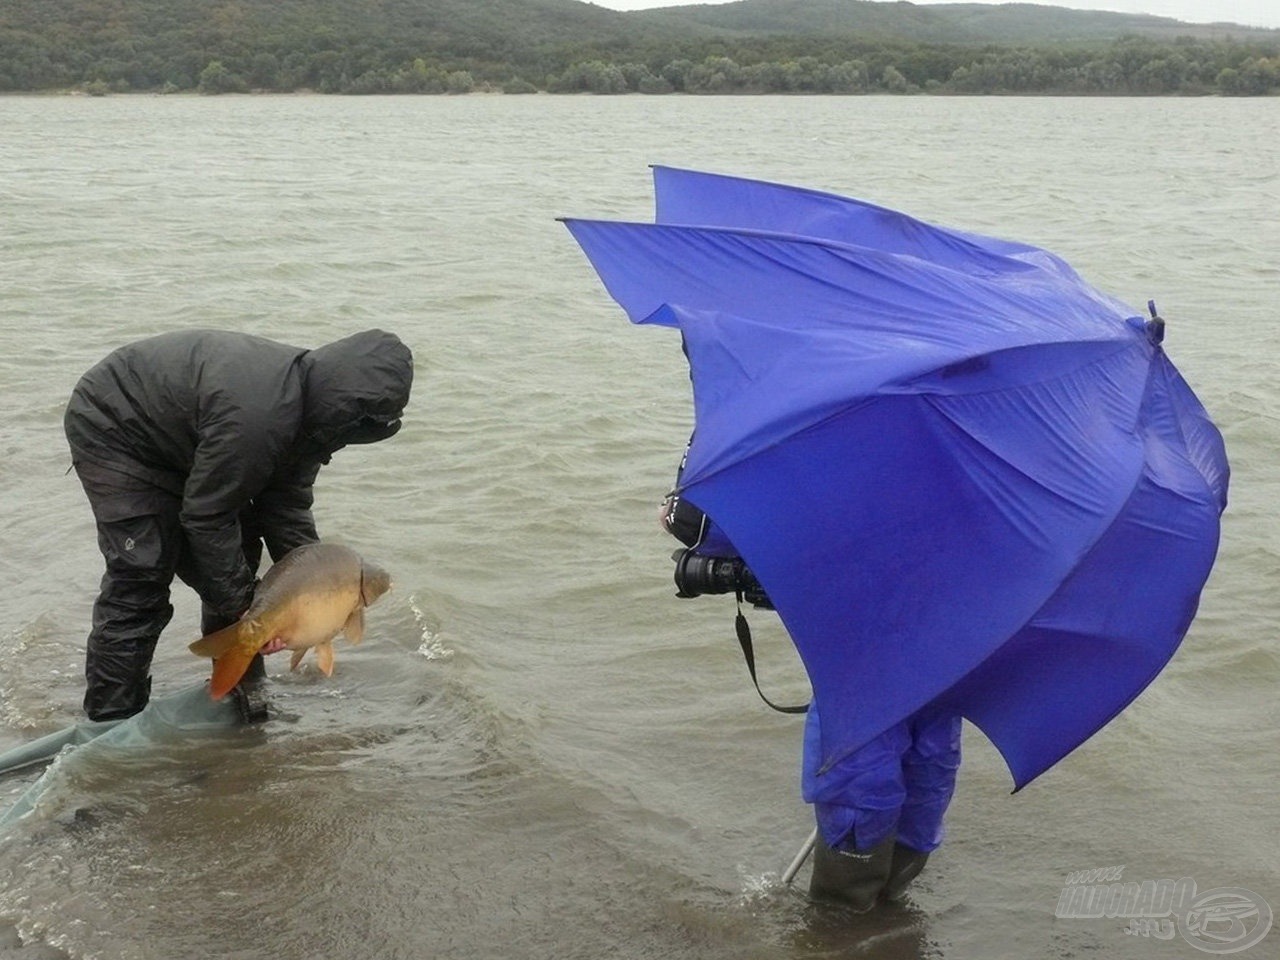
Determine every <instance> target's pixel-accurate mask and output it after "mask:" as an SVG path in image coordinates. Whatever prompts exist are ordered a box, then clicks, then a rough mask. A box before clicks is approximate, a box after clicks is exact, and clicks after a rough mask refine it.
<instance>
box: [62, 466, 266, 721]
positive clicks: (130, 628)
mask: <svg viewBox="0 0 1280 960" xmlns="http://www.w3.org/2000/svg"><path fill="white" fill-rule="evenodd" d="M75 470H76V474H77V475H78V476H79V478H80V483H81V485H82V486H83V487H84V492H85V495H86V496H87V497H88V498H89V504H90V506H92V508H93V516H94V519H95V521H96V522H97V527H98V547H99V549H101V551H102V556H103V559H104V560H105V561H106V572H105V573H104V574H103V576H102V583H101V586H100V589H99V593H98V599H97V601H96V602H95V603H94V606H93V626H92V628H91V630H90V632H89V641H88V647H87V650H86V654H85V681H86V689H85V696H84V710H85V713H86V714H88V716H89V719H90V720H116V719H122V718H124V717H130V716H132V715H133V714H135V713H138V712H139V711H140V710H142V708H143V707H145V706H146V705H147V701H148V699H149V698H150V695H151V659H152V656H153V655H154V654H155V649H156V642H157V641H158V640H159V639H160V634H161V632H162V631H163V630H164V628H165V627H166V626H167V625H168V623H169V620H170V619H171V618H172V617H173V605H172V604H171V603H170V602H169V587H170V585H171V584H172V583H173V578H174V576H175V575H176V576H177V577H178V578H179V579H181V580H182V581H183V582H184V583H186V584H188V585H189V586H191V587H193V588H194V589H196V590H197V591H199V589H200V584H199V582H198V576H197V573H196V571H195V569H194V567H193V565H192V564H191V560H190V553H189V551H188V550H187V546H186V538H185V535H184V534H183V531H182V524H181V522H180V520H179V512H180V510H181V508H182V500H181V498H180V497H178V496H176V495H175V494H173V493H171V492H169V491H167V490H163V489H161V488H159V487H155V486H153V485H151V484H148V483H147V482H146V481H144V480H139V479H137V478H135V477H131V476H129V475H128V474H124V473H120V472H118V471H115V470H111V469H109V468H107V467H103V466H101V465H99V464H97V463H94V462H92V461H89V460H84V459H81V458H76V461H75ZM252 533H253V531H252V529H251V528H248V527H247V528H246V529H245V544H244V546H245V556H246V558H247V559H248V561H249V566H250V568H251V569H257V566H258V561H259V560H260V559H261V557H262V541H261V539H259V538H258V537H256V536H252ZM233 622H234V618H231V617H228V616H226V615H220V614H219V613H218V612H217V611H214V610H212V609H211V608H209V607H208V606H205V607H204V608H203V611H202V617H201V624H200V627H201V631H202V632H203V633H206V634H207V633H212V632H213V631H214V630H218V629H221V628H222V627H225V626H227V625H229V624H230V623H233ZM193 639H194V637H193ZM264 674H265V670H264V668H263V665H262V658H261V657H258V658H256V660H255V663H254V665H253V666H252V667H250V671H249V673H248V674H247V675H246V679H249V680H254V679H259V678H261V677H262V676H263V675H264Z"/></svg>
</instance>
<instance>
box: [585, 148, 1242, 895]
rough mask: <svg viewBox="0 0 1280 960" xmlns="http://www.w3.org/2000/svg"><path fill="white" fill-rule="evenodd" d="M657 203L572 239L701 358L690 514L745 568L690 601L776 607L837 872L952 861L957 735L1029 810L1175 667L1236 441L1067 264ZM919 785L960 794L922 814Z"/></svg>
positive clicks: (711, 178) (680, 202)
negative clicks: (651, 210)
mask: <svg viewBox="0 0 1280 960" xmlns="http://www.w3.org/2000/svg"><path fill="white" fill-rule="evenodd" d="M654 182H655V194H656V199H657V222H655V223H652V224H647V223H619V222H606V221H599V220H585V219H568V220H566V221H565V223H566V225H567V226H568V228H569V230H570V232H571V233H572V235H573V236H574V238H575V239H576V240H577V242H578V243H579V245H580V246H581V247H582V249H583V250H584V251H585V252H586V254H587V256H588V258H589V259H590V260H591V263H592V265H593V266H594V267H595V269H596V272H597V273H598V274H599V275H600V277H601V279H602V280H603V282H604V285H605V287H606V289H607V290H608V291H609V293H610V294H611V295H612V296H613V297H614V299H615V300H617V301H618V302H619V303H620V304H621V305H622V307H623V308H624V309H625V311H626V312H627V314H628V316H629V317H630V318H631V320H632V321H633V322H636V323H643V324H652V325H658V326H668V327H676V328H678V330H679V331H680V334H681V337H682V342H683V345H684V346H685V349H686V356H687V357H688V360H689V367H690V373H691V377H692V382H693V404H694V437H693V441H692V443H691V444H690V447H689V450H688V452H687V456H686V463H685V466H684V469H683V471H682V473H681V475H680V478H679V481H678V486H677V492H678V495H679V497H680V499H681V500H682V501H687V502H688V503H690V504H691V505H693V506H695V507H696V508H697V509H698V510H699V511H701V512H702V513H703V514H704V515H706V516H709V517H712V518H714V521H715V523H714V525H715V526H716V527H717V528H719V530H720V531H722V534H723V538H724V539H725V540H727V541H728V542H729V543H731V545H732V552H731V556H733V557H737V558H740V559H738V560H736V561H732V560H727V561H725V562H724V563H723V564H722V563H717V562H714V561H713V558H702V559H701V561H700V562H697V563H692V562H688V561H687V560H686V562H684V563H678V564H677V571H678V572H681V571H684V572H694V573H698V574H700V575H705V577H704V579H706V580H708V581H709V582H714V583H715V584H716V585H721V584H723V583H724V582H725V581H726V580H727V581H728V585H727V586H725V587H724V589H720V590H706V591H704V592H730V591H735V592H739V593H742V594H743V595H744V596H745V595H746V594H745V591H744V589H743V588H744V587H746V588H750V589H751V590H753V591H754V590H757V589H758V590H759V592H760V593H762V594H763V595H765V596H767V597H768V600H769V603H770V606H772V607H773V608H774V609H776V611H777V613H778V615H779V617H780V618H781V620H782V622H783V625H784V626H785V627H786V630H787V633H788V635H789V636H790V638H791V640H792V641H793V642H794V644H795V646H796V649H797V651H798V653H799V655H800V658H801V660H802V661H803V663H804V666H805V670H806V672H807V674H808V677H809V681H810V684H811V685H812V688H813V709H814V710H815V712H816V719H814V720H812V721H810V724H809V727H808V730H807V734H808V736H807V737H806V759H805V767H804V777H803V780H804V793H805V796H806V797H808V798H810V799H812V800H814V802H815V804H817V805H818V811H817V820H818V825H819V832H820V833H821V835H822V836H821V839H822V841H823V842H824V843H825V844H826V846H828V847H830V848H831V850H832V851H834V852H836V853H837V855H839V854H840V853H849V852H852V853H853V854H867V853H869V854H872V856H871V857H870V858H869V859H870V860H872V861H874V860H876V859H877V857H878V858H879V860H880V861H881V862H882V861H883V859H884V854H883V853H882V852H881V853H876V847H877V846H879V845H880V844H884V843H885V842H886V841H885V839H884V838H882V837H881V834H882V833H884V827H883V823H884V822H885V821H887V820H891V819H893V818H894V816H895V815H896V818H897V819H896V829H897V836H898V837H899V838H900V839H901V840H902V841H903V843H902V845H903V846H905V847H907V849H909V850H913V851H914V852H915V854H918V855H920V854H925V853H928V852H929V851H928V849H927V848H928V847H929V846H930V845H931V844H933V843H935V842H936V840H937V839H938V836H939V835H938V833H937V832H936V829H935V828H936V826H937V825H940V823H941V816H940V814H941V811H942V810H943V809H945V807H946V802H947V797H948V796H949V795H950V791H951V783H952V782H953V776H954V766H955V762H956V760H957V759H958V753H957V752H956V749H955V747H956V743H955V737H954V732H955V729H956V727H955V724H956V720H955V718H956V717H963V718H964V719H966V720H968V721H970V722H971V723H972V724H973V725H974V726H976V727H978V728H979V729H980V730H981V731H982V732H983V733H984V734H985V735H986V736H987V737H988V738H989V739H990V740H991V742H992V743H993V744H994V745H995V746H996V748H997V749H998V750H999V751H1000V753H1001V755H1002V756H1003V758H1004V760H1005V762H1006V764H1007V766H1008V768H1009V771H1010V773H1011V774H1012V776H1013V781H1014V787H1015V791H1016V790H1019V789H1022V788H1023V787H1025V786H1026V785H1027V784H1028V783H1030V782H1031V781H1032V780H1034V779H1035V778H1036V777H1038V776H1039V775H1040V774H1042V773H1043V772H1045V771H1046V770H1048V769H1049V768H1050V767H1052V766H1053V765H1054V764H1056V763H1057V762H1058V761H1060V760H1062V759H1063V758H1064V757H1065V756H1067V754H1069V753H1071V751H1073V750H1075V749H1077V748H1078V747H1080V746H1081V745H1082V744H1084V743H1085V742H1086V741H1087V740H1088V739H1089V738H1090V737H1091V736H1093V734H1094V733H1096V732H1097V731H1098V730H1099V729H1101V728H1102V727H1103V726H1104V725H1106V724H1107V723H1108V722H1110V721H1111V720H1112V719H1113V718H1114V717H1115V716H1117V715H1118V714H1119V713H1120V712H1121V711H1122V710H1124V709H1125V708H1126V707H1127V706H1128V705H1129V704H1130V703H1131V702H1132V701H1133V700H1134V698H1135V697H1137V696H1138V695H1139V694H1140V693H1141V692H1142V691H1143V690H1144V689H1145V688H1146V687H1147V685H1148V684H1150V683H1151V682H1152V681H1153V680H1154V679H1155V678H1156V677H1157V675H1158V674H1159V673H1160V671H1161V669H1162V668H1163V667H1164V665H1165V664H1166V663H1167V662H1168V661H1169V659H1170V657H1172V656H1173V654H1174V653H1175V651H1176V650H1177V648H1178V646H1179V645H1180V644H1181V642H1182V639H1183V637H1184V636H1186V634H1187V631H1188V629H1189V627H1190V626H1191V622H1192V619H1193V618H1194V616H1195V612H1196V608H1197V605H1198V602H1199V597H1200V592H1201V590H1202V589H1203V587H1204V584H1205V582H1206V580H1207V578H1208V576H1209V572H1210V570H1211V569H1212V567H1213V562H1214V559H1215V557H1216V554H1217V548H1218V538H1219V533H1220V525H1221V521H1220V517H1221V514H1222V511H1223V510H1224V509H1225V507H1226V497H1227V486H1228V479H1229V472H1230V471H1229V468H1228V464H1227V458H1226V452H1225V448H1224V444H1223V440H1222V436H1221V434H1220V433H1219V431H1218V430H1217V428H1216V427H1215V426H1214V424H1213V422H1212V420H1211V419H1210V418H1209V416H1208V414H1207V412H1206V411H1205V409H1204V407H1203V405H1202V404H1201V403H1200V401H1199V399H1198V398H1197V397H1196V396H1195V394H1194V392H1193V391H1192V390H1191V388H1190V386H1189V385H1188V384H1187V383H1186V381H1185V380H1184V379H1183V378H1182V376H1181V375H1180V374H1179V372H1178V371H1177V369H1176V368H1175V367H1174V365H1173V363H1172V361H1171V360H1170V359H1169V357H1168V355H1167V354H1166V352H1165V349H1164V346H1163V341H1164V331H1165V324H1164V321H1163V320H1161V319H1160V318H1159V317H1158V316H1157V315H1156V311H1155V307H1154V304H1151V303H1149V304H1148V312H1149V314H1150V316H1149V317H1148V316H1144V315H1142V314H1140V313H1139V312H1137V311H1135V310H1133V309H1132V308H1130V307H1128V306H1127V305H1126V304H1124V303H1123V302H1121V301H1119V300H1117V299H1116V298H1113V297H1111V296H1108V295H1107V294H1105V293H1102V292H1101V291H1098V290H1096V289H1094V288H1093V287H1091V286H1089V285H1088V284H1087V283H1086V282H1085V281H1084V280H1082V279H1081V277H1080V276H1079V274H1077V273H1076V271H1075V270H1074V269H1072V267H1071V266H1070V265H1069V264H1067V263H1066V262H1065V261H1064V260H1062V259H1061V258H1060V257H1057V256H1055V255H1054V254H1052V253H1049V252H1048V251H1046V250H1043V249H1040V248H1038V247H1034V246H1031V245H1029V244H1025V243H1019V242H1015V241H1009V240H1002V239H999V238H996V237H990V236H984V235H979V234H975V233H968V232H964V231H959V230H953V229H949V228H944V227H937V226H934V225H931V224H928V223H925V222H923V221H920V220H916V219H914V218H912V217H908V216H906V215H904V214H901V213H898V212H896V211H893V210H889V209H886V208H883V207H877V206H874V205H872V204H868V203H865V202H862V201H858V200H854V199H851V198H847V197H842V196H838V195H836V194H830V193H822V192H819V191H814V190H806V189H802V188H797V187H790V186H786V185H782V184H774V183H766V182H762V181H756V180H748V179H745V178H739V177H728V176H722V175H717V174H707V173H700V172H697V171H688V170H676V169H672V168H665V167H658V168H655V169H654ZM704 544H705V541H704ZM695 556H696V555H695ZM726 569H727V571H728V576H727V577H724V576H722V573H723V572H724V571H725V570H726ZM743 571H749V572H750V574H751V580H750V582H748V581H747V580H746V579H745V577H744V576H742V573H743ZM682 593H683V594H684V595H690V594H689V591H684V590H682ZM740 636H741V633H740ZM744 649H745V645H744ZM877 758H883V762H881V759H877ZM895 758H896V759H895ZM864 760H868V761H869V762H868V767H869V769H871V770H872V771H873V774H872V775H871V777H870V779H869V780H868V781H866V783H868V784H869V786H868V787H867V788H866V789H864V787H863V785H864V780H863V778H861V777H860V776H859V773H860V771H861V769H862V762H863V761H864ZM895 765H896V766H895ZM895 769H896V770H897V771H898V772H900V773H901V776H902V779H901V781H900V782H901V784H902V796H903V800H902V803H901V805H899V803H898V801H897V796H898V790H897V783H898V781H895V780H894V778H893V774H894V772H895ZM923 769H929V770H931V772H932V774H931V782H932V784H933V788H936V789H933V788H931V789H930V790H929V791H927V793H928V796H930V797H931V798H932V799H930V800H928V801H927V802H926V803H925V804H924V805H923V806H921V807H920V808H919V809H917V808H916V806H915V802H914V800H913V796H921V797H923V796H925V795H926V794H925V793H915V794H913V793H912V791H911V790H908V789H907V782H908V778H909V777H910V778H911V779H912V781H913V782H915V781H916V779H917V778H916V774H917V772H918V771H920V770H923ZM886 770H887V771H888V772H889V774H890V776H888V777H886V776H885V775H884V773H883V772H884V771H886ZM886 784H888V787H886ZM850 800H852V802H851V803H850V802H849V801H850ZM842 807H848V808H851V809H840V808H842ZM925 807H927V808H928V809H925ZM880 814H887V816H881V815H880ZM877 822H879V823H880V824H881V826H879V827H877V825H876V824H877ZM850 840H851V841H852V851H849V850H848V849H847V847H848V845H849V843H850ZM868 848H870V849H868ZM819 849H820V850H821V848H819ZM824 856H825V855H824V854H822V853H820V854H819V860H820V861H821V860H822V859H823V857H824ZM904 856H907V855H904ZM828 859H829V858H828ZM853 859H854V858H852V857H851V858H849V860H850V862H852V861H853ZM892 859H893V858H892V853H891V852H890V854H889V872H890V874H892V873H893V872H894V868H893V864H892ZM912 859H913V860H914V861H915V862H916V863H917V864H918V863H920V862H921V858H920V857H919V856H914V857H912ZM842 862H843V861H836V863H842ZM824 869H825V868H824V866H823V864H822V863H821V862H820V863H819V866H818V872H819V874H821V873H822V871H823V870H824ZM879 869H882V868H877V871H878V870H879ZM856 872H857V873H858V874H859V875H861V874H862V872H863V871H861V870H858V871H856ZM909 873H910V869H909V868H908V865H907V863H906V862H905V861H903V862H902V867H901V869H900V871H899V872H898V874H897V876H898V877H899V879H901V878H903V877H906V876H907V875H908V874H909ZM876 875H879V873H878V872H877V874H876ZM816 882H817V886H818V888H819V890H821V889H822V887H823V886H824V882H823V881H822V879H821V876H819V878H818V880H817V881H816ZM837 885H839V884H838V883H837ZM872 886H874V881H872ZM882 889H883V888H882ZM859 900H860V902H865V900H866V898H865V897H860V898H859Z"/></svg>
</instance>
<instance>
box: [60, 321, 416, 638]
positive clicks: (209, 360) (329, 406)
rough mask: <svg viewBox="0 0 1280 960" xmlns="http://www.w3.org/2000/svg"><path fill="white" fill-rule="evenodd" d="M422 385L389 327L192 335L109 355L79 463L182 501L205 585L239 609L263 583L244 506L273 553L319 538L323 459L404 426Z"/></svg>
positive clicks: (77, 429) (95, 381) (78, 445)
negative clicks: (312, 343)
mask: <svg viewBox="0 0 1280 960" xmlns="http://www.w3.org/2000/svg"><path fill="white" fill-rule="evenodd" d="M412 383H413V356H412V354H411V353H410V351H409V348H408V347H406V346H405V345H404V344H403V343H402V342H401V341H400V339H399V338H398V337H396V336H395V335H394V334H390V333H385V332H383V331H381V330H366V331H364V332H363V333H357V334H354V335H353V336H350V337H346V338H345V339H342V340H338V341H336V342H334V343H331V344H328V345H326V346H323V347H319V348H317V349H315V350H305V349H302V348H299V347H292V346H288V345H286V344H283V343H276V342H275V341H272V340H266V339H263V338H261V337H254V336H250V335H247V334H241V333H232V332H227V331H219V330H184V331H180V332H176V333H166V334H161V335H160V336H157V337H151V338H149V339H146V340H139V341H137V342H136V343H131V344H127V345H125V346H123V347H120V348H119V349H118V350H116V351H114V352H113V353H111V354H110V355H109V356H107V357H106V358H105V359H104V360H102V361H101V362H100V363H98V364H97V365H96V366H94V367H93V368H92V369H91V370H89V372H88V373H86V374H85V375H84V376H83V377H82V378H81V379H80V382H79V383H78V384H77V385H76V388H75V390H74V391H73V392H72V395H71V401H70V403H69V404H68V406H67V412H66V417H65V421H64V422H65V426H66V431H67V439H68V441H69V443H70V445H71V451H72V457H73V459H74V460H75V461H76V462H80V461H81V460H87V461H91V462H94V463H96V464H98V465H100V466H103V467H107V468H108V469H111V470H115V471H117V472H119V473H123V474H126V475H128V476H131V477H135V478H137V479H140V480H143V481H145V482H146V483H148V484H151V485H153V486H155V487H158V488H160V489H162V490H165V491H167V492H169V493H170V494H174V495H176V496H178V497H180V498H181V503H182V506H181V513H180V519H181V523H182V528H183V530H184V532H185V534H186V540H187V550H188V551H189V553H190V558H191V561H192V566H193V567H194V570H195V572H196V575H197V578H198V581H199V582H198V583H197V584H196V587H197V589H198V590H199V592H200V595H201V597H202V599H203V600H204V601H205V602H206V603H207V604H209V605H210V606H211V607H213V608H214V609H215V610H219V611H222V612H224V613H227V614H231V615H238V614H239V613H240V612H241V610H242V609H243V606H244V605H245V604H246V603H247V602H248V597H249V596H250V594H251V592H252V588H253V571H251V570H250V569H249V566H248V564H247V563H246V561H245V558H244V553H243V548H242V544H241V526H240V519H241V514H242V512H246V511H249V510H250V509H251V511H252V513H253V515H254V517H255V520H256V526H257V528H258V529H257V530H256V531H255V532H258V533H260V535H261V536H262V537H263V539H264V540H265V541H266V545H267V549H268V551H269V552H270V553H271V555H272V557H273V558H279V557H280V556H283V554H284V553H287V552H288V551H289V550H290V549H292V548H293V547H295V546H298V545H300V544H301V543H306V542H309V541H312V540H315V539H317V537H316V532H315V522H314V520H313V519H312V516H311V504H312V501H313V495H312V485H313V484H314V483H315V479H316V474H317V473H318V472H319V469H320V465H321V464H323V463H328V461H329V457H330V456H331V455H332V454H333V453H334V452H335V451H337V450H339V449H341V448H342V447H344V446H346V445H347V444H350V443H372V442H374V441H377V440H382V439H385V438H386V437H389V436H391V435H392V434H394V433H395V432H396V431H397V430H398V429H399V427H400V416H401V414H402V413H403V411H404V408H405V405H406V404H407V403H408V400H409V390H410V387H411V386H412Z"/></svg>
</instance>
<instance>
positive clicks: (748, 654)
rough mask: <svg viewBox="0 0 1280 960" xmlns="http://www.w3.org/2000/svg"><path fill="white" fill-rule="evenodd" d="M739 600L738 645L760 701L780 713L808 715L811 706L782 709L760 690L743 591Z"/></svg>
mask: <svg viewBox="0 0 1280 960" xmlns="http://www.w3.org/2000/svg"><path fill="white" fill-rule="evenodd" d="M737 598H738V615H737V617H735V618H734V621H733V628H734V630H735V631H736V632H737V634H738V645H739V646H741V647H742V658H743V659H744V660H746V661H747V672H748V673H750V674H751V682H752V683H754V684H755V685H756V693H758V694H760V699H761V700H763V701H764V702H765V703H767V704H768V705H769V706H771V707H772V708H773V709H774V710H777V711H778V712H779V713H808V712H809V704H807V703H805V704H800V705H797V706H794V707H780V706H778V705H777V704H776V703H774V702H773V701H772V700H770V699H769V698H768V697H766V696H765V695H764V691H763V690H761V689H760V681H759V680H758V679H756V653H755V649H754V647H752V644H751V627H750V626H748V624H747V617H746V615H745V614H744V613H743V612H742V591H741V590H739V591H738V592H737Z"/></svg>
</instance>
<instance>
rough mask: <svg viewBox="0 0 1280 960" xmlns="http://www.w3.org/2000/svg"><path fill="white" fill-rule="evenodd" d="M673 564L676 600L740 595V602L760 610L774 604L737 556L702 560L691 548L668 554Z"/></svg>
mask: <svg viewBox="0 0 1280 960" xmlns="http://www.w3.org/2000/svg"><path fill="white" fill-rule="evenodd" d="M671 559H672V560H674V561H675V562H676V570H675V581H676V596H677V597H684V598H689V597H700V596H702V595H703V594H704V593H735V594H737V593H740V594H742V599H744V600H746V601H747V602H748V603H750V604H751V605H752V606H753V607H758V608H760V609H761V610H772V609H773V604H772V603H771V602H770V600H769V596H768V594H766V593H765V592H764V587H762V586H760V581H759V580H757V579H756V578H755V574H753V573H752V572H751V571H750V570H749V569H748V568H747V565H746V564H745V563H743V562H742V559H741V558H740V557H704V556H700V555H699V554H696V553H694V552H693V550H692V548H690V549H686V550H677V551H676V552H675V553H673V554H672V555H671Z"/></svg>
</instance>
